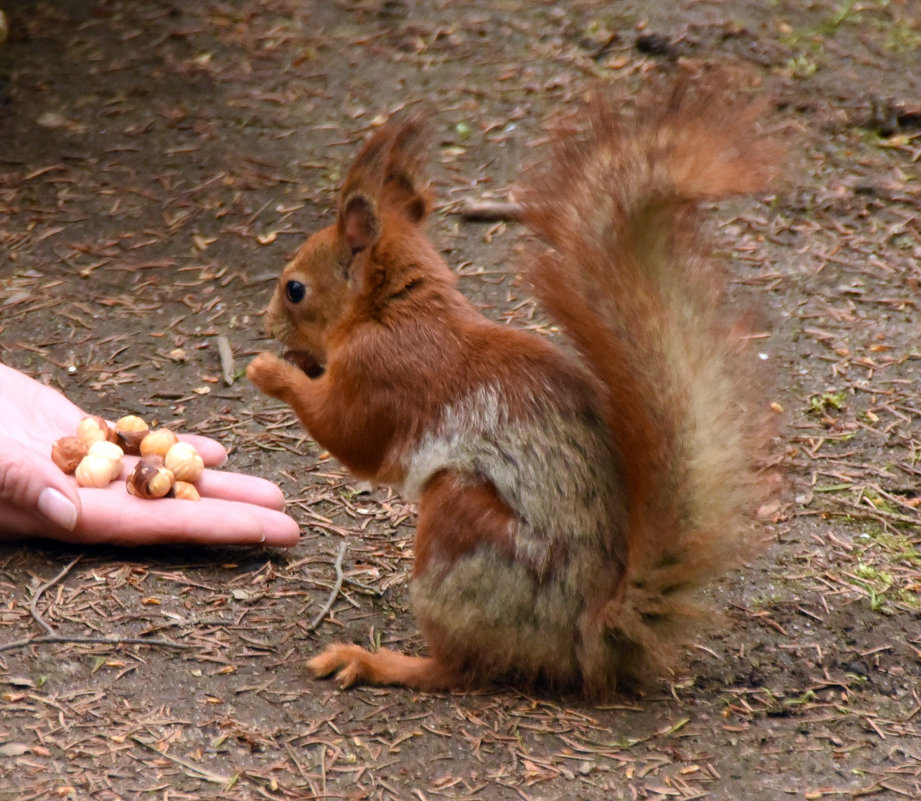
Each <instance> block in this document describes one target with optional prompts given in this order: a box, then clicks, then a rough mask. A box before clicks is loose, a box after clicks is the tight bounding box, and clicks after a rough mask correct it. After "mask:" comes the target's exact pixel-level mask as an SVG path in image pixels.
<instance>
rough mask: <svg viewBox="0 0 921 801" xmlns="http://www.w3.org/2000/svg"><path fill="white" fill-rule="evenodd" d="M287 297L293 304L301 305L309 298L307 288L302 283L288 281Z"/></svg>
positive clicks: (286, 286)
mask: <svg viewBox="0 0 921 801" xmlns="http://www.w3.org/2000/svg"><path fill="white" fill-rule="evenodd" d="M285 295H286V296H287V298H288V300H290V301H291V302H292V303H300V302H301V301H302V300H303V299H304V298H305V297H306V296H307V287H305V286H304V285H303V284H302V283H301V282H300V281H288V283H287V284H285Z"/></svg>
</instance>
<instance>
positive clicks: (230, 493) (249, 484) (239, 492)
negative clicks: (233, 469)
mask: <svg viewBox="0 0 921 801" xmlns="http://www.w3.org/2000/svg"><path fill="white" fill-rule="evenodd" d="M195 486H196V487H197V488H198V491H199V492H200V493H201V494H202V495H203V496H208V497H209V498H223V499H225V500H228V501H243V502H245V503H252V504H256V505H257V506H264V507H266V508H267V509H276V510H278V511H281V510H283V509H284V508H285V496H284V494H283V493H282V491H281V490H280V489H279V488H278V487H277V486H276V485H275V484H273V483H272V482H271V481H268V480H266V479H264V478H259V477H258V476H249V475H246V474H244V473H229V472H223V471H219V470H205V472H204V473H202V474H201V478H199V479H198V481H196V482H195Z"/></svg>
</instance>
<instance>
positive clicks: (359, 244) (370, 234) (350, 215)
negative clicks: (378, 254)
mask: <svg viewBox="0 0 921 801" xmlns="http://www.w3.org/2000/svg"><path fill="white" fill-rule="evenodd" d="M339 225H340V232H341V234H342V236H343V237H344V238H345V241H346V242H347V243H348V246H349V249H350V250H351V252H352V255H355V254H356V253H361V251H363V250H366V249H367V248H369V247H370V246H371V245H372V244H374V242H375V241H376V240H377V235H378V231H379V224H378V217H377V212H376V210H375V208H374V203H373V202H372V201H371V199H370V198H368V197H366V196H365V195H363V194H355V195H352V196H351V197H349V198H343V202H342V210H341V212H340V214H339Z"/></svg>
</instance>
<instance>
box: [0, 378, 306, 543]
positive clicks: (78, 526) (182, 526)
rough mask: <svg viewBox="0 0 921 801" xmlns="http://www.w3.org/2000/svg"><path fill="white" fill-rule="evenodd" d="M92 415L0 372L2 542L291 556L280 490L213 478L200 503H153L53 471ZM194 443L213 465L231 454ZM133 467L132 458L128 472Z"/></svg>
mask: <svg viewBox="0 0 921 801" xmlns="http://www.w3.org/2000/svg"><path fill="white" fill-rule="evenodd" d="M85 416H86V413H85V412H84V411H83V410H81V409H80V408H79V407H77V406H75V405H74V404H73V403H71V402H70V401H69V400H68V399H67V398H66V397H64V396H63V395H62V394H61V393H59V392H57V391H56V390H54V389H51V388H49V387H46V386H44V385H43V384H40V383H38V382H37V381H34V380H32V379H31V378H29V377H27V376H25V375H23V374H22V373H20V372H18V371H16V370H13V369H12V368H10V367H7V366H5V365H3V364H0V539H19V538H23V537H30V536H35V537H50V538H53V539H59V540H66V541H69V542H80V543H91V542H95V543H114V544H120V545H149V544H154V543H180V542H185V543H201V544H211V545H230V544H240V545H244V544H252V543H259V542H265V544H267V545H278V546H289V545H293V544H294V543H296V542H297V540H298V527H297V524H296V523H295V521H294V520H292V519H291V518H290V517H288V516H287V515H285V514H284V513H283V512H282V509H283V508H284V497H283V496H282V493H281V491H280V490H279V489H278V487H277V486H275V485H274V484H272V483H271V482H269V481H266V480H265V479H262V478H257V477H255V476H248V475H243V474H240V473H230V472H223V471H216V470H206V471H205V473H204V475H203V476H202V477H201V479H199V481H198V482H196V486H197V487H198V489H199V492H200V493H201V496H202V499H201V501H198V502H191V501H181V500H176V499H172V498H163V499H160V500H157V501H148V500H142V499H140V498H136V497H134V496H131V495H129V494H128V492H127V490H126V488H125V482H124V481H115V482H113V483H112V484H110V485H109V486H108V487H106V488H105V489H93V488H84V487H78V486H77V484H76V481H75V480H74V479H73V477H72V476H67V475H64V473H62V472H61V471H60V470H59V469H58V468H57V467H56V466H55V464H54V463H53V462H52V461H51V458H50V454H51V445H52V443H53V442H54V441H55V440H56V439H58V438H59V437H62V436H66V435H68V434H73V433H74V431H75V429H76V427H77V423H78V422H79V421H80V420H81V419H82V418H83V417H85ZM182 439H184V440H186V441H188V442H191V443H192V444H193V445H194V446H195V447H196V449H197V450H198V452H199V453H200V454H201V456H202V459H203V460H204V462H205V464H206V465H209V466H215V465H219V464H222V463H223V462H224V461H225V460H226V458H227V453H226V451H225V450H224V448H223V447H222V446H221V445H220V444H219V443H218V442H216V441H214V440H212V439H209V438H207V437H199V436H194V435H189V436H183V437H182ZM133 462H134V459H133V458H132V457H125V465H126V467H125V470H126V471H127V470H128V469H130V468H131V467H132V466H133Z"/></svg>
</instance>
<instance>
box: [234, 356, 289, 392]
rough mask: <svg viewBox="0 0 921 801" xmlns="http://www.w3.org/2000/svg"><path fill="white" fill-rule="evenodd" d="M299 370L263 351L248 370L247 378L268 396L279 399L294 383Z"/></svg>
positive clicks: (250, 364)
mask: <svg viewBox="0 0 921 801" xmlns="http://www.w3.org/2000/svg"><path fill="white" fill-rule="evenodd" d="M292 373H294V374H295V375H296V374H297V373H298V370H297V369H296V368H295V367H292V366H291V365H290V364H288V363H287V362H285V361H282V360H281V359H279V358H278V357H277V356H276V355H275V354H273V353H268V352H266V351H263V352H262V353H260V354H259V355H258V356H257V357H256V358H255V359H253V360H252V361H251V362H250V363H249V365H248V366H247V368H246V377H247V378H248V379H249V380H250V381H252V382H253V383H254V384H255V385H256V386H257V387H259V389H261V390H262V391H263V392H264V393H265V394H266V395H272V396H273V397H279V396H280V395H281V394H282V393H283V392H284V391H285V390H286V389H287V388H288V387H290V385H291V384H292V383H294V381H295V380H296V378H295V377H294V376H292V375H291V374H292Z"/></svg>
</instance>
